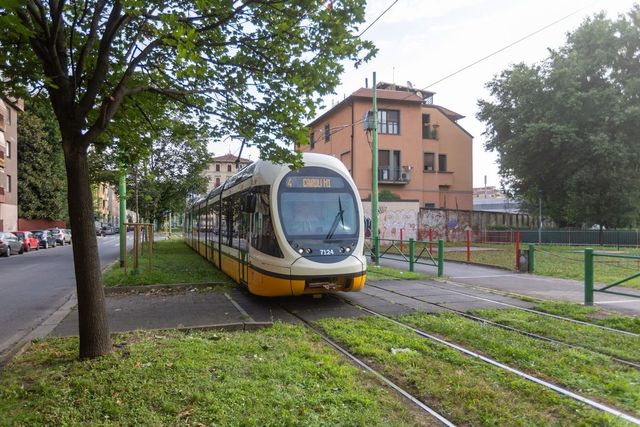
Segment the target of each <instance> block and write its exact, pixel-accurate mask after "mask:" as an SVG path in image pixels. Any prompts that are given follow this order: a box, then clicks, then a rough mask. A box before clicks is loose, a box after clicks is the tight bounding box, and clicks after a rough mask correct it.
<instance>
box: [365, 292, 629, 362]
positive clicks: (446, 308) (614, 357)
mask: <svg viewBox="0 0 640 427" xmlns="http://www.w3.org/2000/svg"><path fill="white" fill-rule="evenodd" d="M367 286H368V287H370V288H375V289H380V290H383V291H386V292H389V293H392V294H395V295H399V296H402V297H404V298H410V299H413V300H415V301H419V302H422V303H425V304H429V305H433V306H435V307H438V308H441V309H443V310H447V311H450V312H452V313H456V314H458V315H460V316H462V317H464V318H466V319H469V320H473V321H475V322H481V323H484V324H487V325H491V326H495V327H497V328H501V329H505V330H509V331H512V332H516V333H519V334H521V335H525V336H528V337H531V338H535V339H538V340H541V341H546V342H551V343H554V344H557V345H563V346H565V347H570V348H577V349H581V350H586V351H590V352H592V353H596V354H600V355H604V356H607V357H610V358H611V359H612V360H614V361H616V362H617V363H620V364H623V365H626V366H629V367H632V368H636V369H640V364H638V363H636V362H632V361H630V360H626V359H622V358H619V357H616V356H614V355H612V354H610V353H606V352H602V351H598V350H594V349H592V348H589V347H585V346H581V345H577V344H570V343H567V342H564V341H559V340H556V339H554V338H549V337H546V336H543V335H539V334H535V333H533V332H529V331H525V330H523V329H518V328H515V327H513V326H508V325H503V324H501V323H498V322H494V321H491V320H488V319H484V318H482V317H478V316H474V315H472V314H469V313H466V312H465V311H462V310H456V309H455V308H450V307H447V306H445V305H442V304H439V303H435V302H429V301H425V300H423V299H419V298H417V297H415V296H411V295H405V294H403V293H401V292H397V291H394V290H392V289H386V288H383V287H380V286H376V285H372V284H370V283H369V284H367ZM441 289H443V290H447V291H449V289H446V288H441ZM452 292H454V293H457V294H462V293H461V292H456V291H452ZM463 295H467V296H469V297H472V296H473V295H469V294H463ZM482 300H484V301H490V302H493V303H497V304H505V305H508V306H510V307H514V308H519V309H522V310H524V311H527V312H533V313H536V314H539V313H540V314H542V313H543V312H539V311H536V310H531V309H525V308H523V307H518V306H516V305H513V304H508V303H503V302H500V301H496V300H492V299H490V298H482ZM546 314H548V313H546ZM562 319H566V318H562ZM584 323H587V322H584ZM609 329H610V328H609ZM623 332H626V331H623Z"/></svg>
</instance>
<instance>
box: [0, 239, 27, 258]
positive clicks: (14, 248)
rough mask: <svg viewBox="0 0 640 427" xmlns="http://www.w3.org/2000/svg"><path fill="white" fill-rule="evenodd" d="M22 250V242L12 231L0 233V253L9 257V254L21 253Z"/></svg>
mask: <svg viewBox="0 0 640 427" xmlns="http://www.w3.org/2000/svg"><path fill="white" fill-rule="evenodd" d="M23 251H24V246H22V242H21V241H20V240H18V236H16V235H15V234H13V233H0V255H2V256H6V257H9V256H11V254H14V253H15V254H21V253H22V252H23Z"/></svg>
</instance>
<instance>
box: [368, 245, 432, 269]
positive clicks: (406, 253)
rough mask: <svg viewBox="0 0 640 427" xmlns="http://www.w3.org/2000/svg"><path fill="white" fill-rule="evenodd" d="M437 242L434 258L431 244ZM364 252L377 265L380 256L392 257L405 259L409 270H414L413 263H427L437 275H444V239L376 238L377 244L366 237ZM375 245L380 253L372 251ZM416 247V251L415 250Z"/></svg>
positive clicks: (393, 258) (398, 259) (395, 259)
mask: <svg viewBox="0 0 640 427" xmlns="http://www.w3.org/2000/svg"><path fill="white" fill-rule="evenodd" d="M434 243H437V254H436V258H434V256H433V244H434ZM416 245H417V247H416ZM364 246H365V247H364V253H365V255H366V256H370V257H371V259H372V261H373V262H375V263H376V265H379V262H380V259H381V258H386V259H392V260H394V261H406V262H407V263H408V264H409V271H410V272H413V271H414V270H415V265H416V264H418V265H428V266H433V267H436V268H437V270H438V277H442V276H443V275H444V240H442V239H441V240H438V241H437V242H433V241H416V240H414V239H409V240H408V241H407V240H393V239H378V245H375V242H374V241H373V240H372V239H366V240H365V245H364ZM375 247H379V248H380V253H379V254H378V255H376V254H375V253H374V249H373V248H375ZM416 249H417V251H416Z"/></svg>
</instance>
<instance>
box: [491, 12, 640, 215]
mask: <svg viewBox="0 0 640 427" xmlns="http://www.w3.org/2000/svg"><path fill="white" fill-rule="evenodd" d="M639 13H640V9H639V7H638V6H635V7H634V8H633V9H632V10H631V12H629V14H628V15H627V16H626V17H625V16H620V17H619V18H618V19H617V20H616V21H611V20H609V19H607V18H606V17H605V16H604V15H603V14H599V15H596V16H594V17H592V18H590V19H587V20H585V22H584V23H583V24H582V25H581V26H580V27H579V28H578V29H576V30H575V31H574V32H573V33H571V34H569V35H568V38H567V42H566V44H565V45H564V46H563V47H561V48H560V49H559V50H557V51H551V52H550V56H549V57H548V58H547V59H546V60H545V61H543V62H542V63H539V64H535V65H532V66H528V65H525V64H517V65H514V66H512V67H511V68H509V69H508V70H505V71H503V72H502V73H501V74H500V75H499V76H497V77H496V78H494V79H493V80H492V81H491V82H489V83H488V84H487V87H488V89H489V90H490V92H491V95H492V96H493V97H494V101H493V102H490V101H485V100H480V101H479V103H478V104H479V107H480V112H479V113H478V118H479V119H480V120H482V121H484V122H486V126H487V130H486V132H485V134H486V135H487V137H488V140H487V142H486V148H487V149H490V150H495V151H497V153H498V155H499V163H500V174H501V176H502V178H503V183H504V184H505V185H507V186H508V187H510V190H511V191H512V193H514V194H515V195H516V196H518V197H520V198H522V199H524V201H525V202H527V203H529V205H530V206H536V207H537V205H538V198H539V197H541V198H542V203H543V206H544V210H545V213H546V214H547V215H549V216H551V217H552V218H553V219H554V221H555V222H557V223H558V224H561V225H581V224H583V223H586V224H589V225H591V224H594V223H597V224H603V225H606V226H625V225H629V224H630V223H632V222H633V221H634V220H637V218H638V212H639V207H640V204H639V203H638V200H640V199H639V198H638V196H639V195H640V185H638V184H640V182H639V179H640V175H638V168H639V166H640V144H638V141H639V140H640V130H639V128H638V126H637V123H638V120H639V119H640V104H639V103H638V101H639V100H640V63H639V62H638V61H637V57H638V55H639V54H640V27H639V21H638V16H639Z"/></svg>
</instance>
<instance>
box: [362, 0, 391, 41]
mask: <svg viewBox="0 0 640 427" xmlns="http://www.w3.org/2000/svg"><path fill="white" fill-rule="evenodd" d="M398 1H399V0H395V1H394V2H393V3H391V5H390V6H389V7H388V8H386V9H385V10H384V12H382V13H381V14H380V15H378V17H377V18H376V19H374V20H373V22H372V23H371V24H369V25H368V26H367V28H365V29H364V30H362V32H360V34H358V37H362V35H363V34H364V33H366V32H367V30H369V28H371V27H372V26H373V24H375V23H376V22H378V20H379V19H380V18H382V17H383V16H384V14H385V13H387V12H388V11H389V9H391V8H392V7H393V6H395V5H396V3H398Z"/></svg>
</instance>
